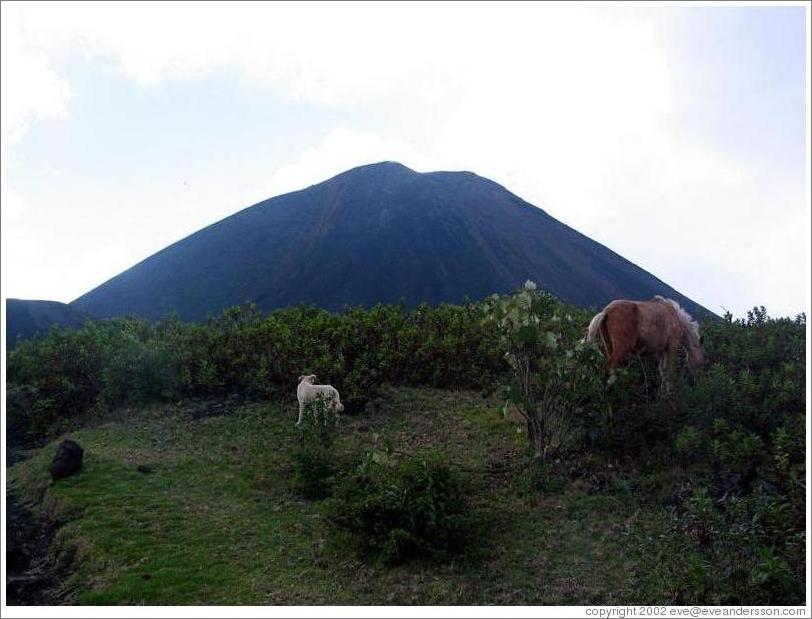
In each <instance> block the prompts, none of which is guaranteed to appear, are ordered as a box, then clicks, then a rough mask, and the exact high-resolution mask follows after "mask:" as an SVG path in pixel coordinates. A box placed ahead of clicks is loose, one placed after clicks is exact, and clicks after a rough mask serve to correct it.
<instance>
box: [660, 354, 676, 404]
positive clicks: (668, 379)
mask: <svg viewBox="0 0 812 619" xmlns="http://www.w3.org/2000/svg"><path fill="white" fill-rule="evenodd" d="M678 352H679V351H678V350H677V348H676V347H674V346H669V347H667V348H666V349H665V350H664V351H663V352H662V353H660V363H659V365H660V389H661V393H662V395H663V396H664V397H667V398H668V397H671V395H672V393H673V390H674V370H675V368H676V365H677V353H678Z"/></svg>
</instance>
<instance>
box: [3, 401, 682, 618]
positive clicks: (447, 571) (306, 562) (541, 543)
mask: <svg viewBox="0 0 812 619" xmlns="http://www.w3.org/2000/svg"><path fill="white" fill-rule="evenodd" d="M294 404H295V403H285V404H278V403H269V404H246V405H244V406H241V407H239V408H238V409H237V410H236V411H235V412H233V413H231V414H229V415H226V416H217V417H203V418H200V419H194V418H193V416H192V415H189V414H188V413H186V412H184V408H183V406H167V407H159V408H151V409H147V410H141V411H134V412H132V414H131V415H129V416H126V415H124V416H122V415H119V418H117V419H116V420H115V421H111V422H107V423H105V424H102V425H98V426H96V427H92V428H87V429H83V430H79V431H77V432H74V433H72V434H71V436H72V437H73V438H75V439H76V440H78V441H79V442H80V443H81V444H82V445H83V447H84V448H85V461H84V467H83V469H82V471H81V472H80V474H79V475H77V476H75V477H73V478H69V479H67V480H63V481H60V482H55V483H54V482H51V481H50V478H49V477H48V464H49V462H50V459H51V458H52V456H53V453H54V450H55V445H56V443H53V444H51V445H49V446H46V447H44V448H43V449H41V450H38V451H37V452H35V453H34V454H33V456H32V457H31V458H30V459H29V460H27V461H25V462H22V463H20V464H18V465H16V466H14V467H12V468H10V469H9V472H8V479H9V482H10V484H11V486H12V487H13V488H14V489H15V490H16V491H17V492H18V493H19V494H20V495H21V496H23V497H24V498H25V499H26V500H27V501H28V502H29V503H31V504H32V505H33V506H34V508H35V509H37V510H40V511H41V512H45V513H47V514H48V515H49V516H50V517H52V518H54V519H56V520H57V521H59V522H61V523H63V525H62V526H61V528H60V529H59V531H58V533H57V536H56V543H57V544H58V545H60V546H61V547H64V548H69V549H71V550H73V551H74V552H75V556H76V570H75V572H74V574H73V575H72V576H71V577H70V579H69V581H68V582H67V583H66V585H67V587H68V589H69V591H70V596H71V600H72V601H74V602H77V603H80V604H129V605H132V604H202V605H212V604H259V605H262V604H340V605H353V604H598V603H601V604H640V603H664V602H669V601H671V598H672V592H671V591H670V590H669V588H668V586H666V584H665V579H664V578H663V577H662V575H661V574H660V573H659V572H658V569H659V568H658V565H657V563H656V561H653V560H652V557H655V556H656V552H655V551H656V547H655V549H654V550H652V543H654V544H655V546H656V540H657V539H659V538H660V537H662V538H663V539H665V534H666V523H665V522H664V520H663V518H662V517H661V516H660V514H661V508H660V507H659V506H658V505H656V504H652V505H647V504H645V503H642V502H640V501H639V500H638V499H637V498H636V497H635V494H634V492H633V491H632V490H631V489H630V488H632V487H633V484H629V483H621V482H623V480H624V477H623V475H624V472H623V471H617V470H615V471H614V472H613V473H612V479H613V480H615V481H616V482H618V480H619V482H618V483H610V484H605V489H601V488H598V489H596V488H595V487H592V486H589V485H588V484H586V485H585V484H584V483H583V482H582V481H580V480H576V481H573V480H572V479H571V478H564V479H563V481H562V482H561V483H558V484H553V485H549V486H548V487H545V488H542V489H541V490H539V489H535V488H530V487H529V486H528V484H526V483H523V482H522V478H521V474H519V473H515V472H507V471H505V469H506V468H509V467H510V466H512V465H518V464H519V463H521V462H522V458H523V455H524V454H523V450H524V445H525V443H526V439H525V437H524V436H523V435H522V434H521V433H520V432H521V431H522V428H521V427H519V426H517V425H516V423H515V422H513V421H511V420H506V419H502V418H501V416H500V413H499V408H500V402H497V401H496V400H493V399H485V398H482V397H480V396H479V395H477V394H475V393H472V392H451V391H441V390H429V389H406V388H398V389H391V390H389V391H388V392H387V393H386V396H385V398H384V400H383V405H382V406H381V407H380V410H378V411H376V412H374V413H371V414H369V415H361V416H358V417H345V418H343V419H342V423H341V425H340V429H339V437H338V439H337V441H336V451H337V454H338V460H339V462H340V463H341V464H343V465H345V466H348V465H350V464H351V463H352V462H353V461H354V459H355V458H356V457H357V455H358V454H359V453H360V450H362V449H363V448H368V447H370V446H371V445H372V444H373V442H374V441H376V440H377V441H389V442H391V444H392V445H393V446H394V448H395V456H396V457H398V456H403V455H406V454H410V453H414V452H417V451H421V450H424V449H436V450H441V451H442V452H443V453H444V454H445V455H446V457H447V461H448V462H449V463H451V464H453V465H455V466H458V467H460V468H461V470H462V471H463V472H464V474H466V475H468V476H469V477H470V479H471V482H472V488H473V490H472V493H473V496H472V497H471V498H472V503H473V504H474V507H475V509H476V510H478V511H479V512H480V514H481V515H482V517H483V519H484V520H485V521H486V522H487V523H489V534H488V538H487V540H485V542H484V545H483V546H482V547H481V548H477V549H472V550H471V552H470V553H469V554H468V555H466V556H463V557H460V558H459V559H458V560H456V561H454V562H449V563H445V564H431V563H420V562H413V563H409V564H406V565H402V566H399V567H395V568H389V569H385V568H375V567H371V566H369V565H366V564H365V563H363V562H361V561H360V560H359V559H357V558H355V557H354V555H353V554H352V553H349V552H347V549H346V548H345V547H343V546H342V545H341V544H340V543H338V542H336V541H335V539H334V536H332V535H331V534H330V531H329V530H328V528H327V525H326V523H325V517H324V516H325V511H326V508H325V503H324V502H308V501H304V500H301V499H299V498H298V497H297V496H296V495H295V494H294V493H293V492H292V491H291V489H290V484H289V477H290V466H291V464H290V462H291V461H290V453H291V451H292V449H293V448H294V447H295V446H296V445H297V441H298V440H299V439H298V433H297V431H296V429H295V427H294V425H293V424H294V421H295V412H296V411H295V406H294ZM128 417H129V418H128ZM564 464H565V463H562V464H561V466H564ZM658 536H659V537H658ZM652 540H655V541H654V542H652Z"/></svg>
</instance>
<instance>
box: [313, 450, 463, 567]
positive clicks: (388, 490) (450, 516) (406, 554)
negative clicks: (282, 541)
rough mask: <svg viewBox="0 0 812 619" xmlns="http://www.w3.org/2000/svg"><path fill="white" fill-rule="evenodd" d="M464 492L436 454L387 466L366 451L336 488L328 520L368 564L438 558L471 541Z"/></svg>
mask: <svg viewBox="0 0 812 619" xmlns="http://www.w3.org/2000/svg"><path fill="white" fill-rule="evenodd" d="M466 496H467V493H466V488H465V486H464V484H463V483H462V481H461V479H460V478H459V477H458V476H457V475H456V474H455V473H454V472H453V471H452V470H451V469H450V468H449V467H448V466H446V465H444V464H442V463H440V462H439V460H438V459H437V458H436V457H420V456H416V457H413V458H412V459H410V460H408V461H405V462H402V463H400V464H397V465H390V464H388V460H387V458H386V457H384V456H382V454H381V453H380V452H371V453H368V454H367V456H366V457H365V460H364V462H363V463H362V464H361V465H360V466H359V467H358V468H357V470H356V471H355V472H354V473H353V474H352V475H351V476H350V477H349V478H348V479H347V480H346V481H345V482H344V483H342V484H341V485H340V486H338V488H337V489H336V495H335V498H334V500H333V501H334V502H333V504H332V505H331V507H330V510H329V516H328V518H329V521H330V522H331V523H332V525H333V526H334V527H335V528H336V529H337V530H338V531H341V532H343V533H345V534H348V535H349V536H350V538H351V540H352V541H353V543H354V545H355V547H356V548H358V549H360V552H361V554H362V556H364V557H366V558H369V559H371V560H372V561H373V562H376V563H381V564H385V565H392V564H397V563H402V562H405V561H408V560H410V559H417V558H421V559H435V560H441V559H445V558H447V557H449V556H452V555H454V554H458V553H460V552H463V551H464V550H465V549H466V547H467V545H468V543H469V541H470V540H471V539H472V537H471V536H472V531H471V526H472V519H471V514H470V508H469V505H468V502H467V500H466Z"/></svg>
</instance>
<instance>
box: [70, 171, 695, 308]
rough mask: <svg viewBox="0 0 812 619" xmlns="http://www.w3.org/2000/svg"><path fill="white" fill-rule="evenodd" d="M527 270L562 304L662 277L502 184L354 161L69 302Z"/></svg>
mask: <svg viewBox="0 0 812 619" xmlns="http://www.w3.org/2000/svg"><path fill="white" fill-rule="evenodd" d="M527 279H533V280H534V281H536V282H537V283H538V284H539V285H540V286H541V287H543V288H545V289H547V290H549V291H550V292H552V293H554V294H555V295H557V296H559V297H560V298H562V299H564V300H567V301H570V302H572V303H574V304H576V305H580V306H583V307H586V306H592V305H595V306H602V305H603V304H604V303H606V302H607V301H609V300H611V299H614V298H619V297H625V298H649V297H651V296H652V295H654V294H663V295H666V296H669V297H672V298H674V299H677V300H678V301H680V302H681V303H683V304H684V305H685V306H686V308H687V309H689V311H691V310H696V309H697V306H696V305H695V304H694V303H693V302H691V301H689V300H688V299H686V298H685V297H683V296H682V295H680V294H679V293H677V292H676V291H674V290H673V289H672V288H670V287H669V286H667V285H666V284H664V283H663V282H661V281H660V280H658V279H657V278H655V277H654V276H652V275H651V274H649V273H647V272H646V271H644V270H642V269H640V268H639V267H637V266H635V265H634V264H632V263H631V262H629V261H628V260H625V259H624V258H622V257H620V256H619V255H617V254H616V253H614V252H612V251H610V250H609V249H607V248H606V247H604V246H602V245H599V244H598V243H595V242H594V241H592V240H590V239H589V238H587V237H585V236H584V235H582V234H579V233H578V232H576V231H575V230H573V229H572V228H569V227H568V226H565V225H564V224H562V223H560V222H558V221H556V220H555V219H553V218H552V217H550V216H549V215H547V214H546V213H545V212H544V211H542V210H541V209H539V208H536V207H534V206H533V205H531V204H528V203H527V202H525V201H524V200H522V199H520V198H518V197H517V196H515V195H513V194H512V193H510V192H509V191H507V190H506V189H505V188H504V187H502V186H500V185H497V184H496V183H494V182H492V181H489V180H487V179H485V178H482V177H479V176H477V175H475V174H472V173H470V172H432V173H427V174H419V173H417V172H414V171H412V170H410V169H409V168H406V167H404V166H402V165H400V164H398V163H392V162H384V163H378V164H373V165H367V166H362V167H359V168H355V169H352V170H349V171H348V172H345V173H343V174H340V175H338V176H336V177H334V178H332V179H330V180H328V181H325V182H323V183H320V184H318V185H314V186H312V187H309V188H308V189H304V190H302V191H296V192H293V193H289V194H285V195H282V196H278V197H276V198H271V199H270V200H266V201H264V202H261V203H259V204H257V205H255V206H252V207H250V208H247V209H245V210H243V211H240V212H238V213H236V214H235V215H232V216H231V217H228V218H226V219H224V220H222V221H220V222H218V223H216V224H213V225H211V226H208V227H206V228H204V229H202V230H200V231H199V232H196V233H195V234H193V235H191V236H189V237H187V238H185V239H183V240H181V241H178V242H177V243H174V244H173V245H170V246H169V247H167V248H166V249H164V250H162V251H160V252H158V253H156V254H154V255H153V256H150V257H149V258H147V259H146V260H144V261H142V262H140V263H139V264H137V265H135V266H134V267H132V268H130V269H128V270H127V271H124V272H123V273H121V274H120V275H118V276H116V277H114V278H113V279H111V280H109V281H108V282H106V283H104V284H102V285H101V286H99V287H98V288H96V289H94V290H91V291H90V292H88V293H87V294H85V295H83V296H82V297H80V298H78V299H76V300H75V301H74V302H73V305H74V306H75V307H77V308H79V309H81V310H84V311H86V312H88V313H90V314H92V315H93V316H96V317H111V316H118V315H122V314H137V315H141V316H146V317H149V318H158V317H161V316H164V315H166V314H167V313H170V312H173V311H176V312H177V313H178V314H179V315H180V316H181V317H182V318H187V319H192V320H196V319H201V318H204V317H205V316H206V314H207V313H209V312H213V311H217V310H220V309H222V308H225V307H229V306H232V305H236V304H239V303H242V302H244V301H246V300H252V301H255V302H256V303H257V304H258V305H259V307H260V308H262V309H264V310H270V309H274V308H277V307H283V306H287V305H292V304H297V303H301V302H304V303H314V304H316V305H319V306H321V307H324V308H327V309H341V308H342V307H343V306H344V305H345V304H351V305H356V304H363V305H371V304H374V303H377V302H398V301H399V300H400V299H404V300H405V301H406V303H407V304H409V305H415V304H417V303H420V302H422V301H427V302H429V303H437V302H441V301H449V302H456V301H461V300H463V299H464V298H465V297H469V298H470V299H472V300H476V299H482V298H484V297H485V296H487V295H489V294H491V293H494V292H506V291H509V290H512V289H514V288H516V287H517V286H518V285H520V284H521V283H523V282H524V281H525V280H527Z"/></svg>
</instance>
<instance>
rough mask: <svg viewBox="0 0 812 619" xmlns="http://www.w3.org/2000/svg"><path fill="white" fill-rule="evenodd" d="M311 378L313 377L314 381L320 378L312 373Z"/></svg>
mask: <svg viewBox="0 0 812 619" xmlns="http://www.w3.org/2000/svg"><path fill="white" fill-rule="evenodd" d="M310 378H312V379H313V382H316V381H317V380H318V377H317V376H316V375H315V374H311V375H310Z"/></svg>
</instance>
